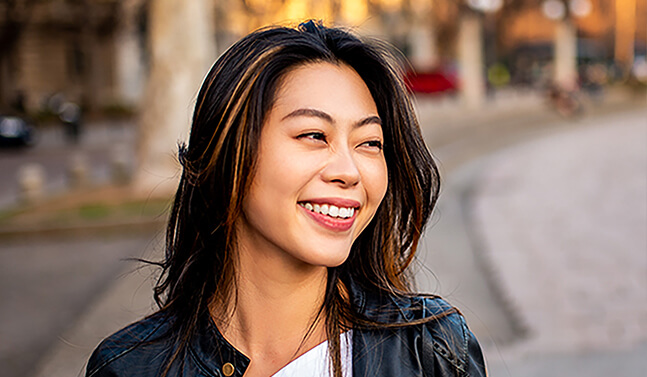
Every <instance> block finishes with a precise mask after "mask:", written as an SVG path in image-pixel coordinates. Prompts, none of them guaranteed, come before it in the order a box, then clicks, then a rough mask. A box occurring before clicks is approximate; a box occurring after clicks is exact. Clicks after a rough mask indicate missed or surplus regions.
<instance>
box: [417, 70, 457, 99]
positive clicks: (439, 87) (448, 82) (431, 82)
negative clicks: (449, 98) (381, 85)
mask: <svg viewBox="0 0 647 377" xmlns="http://www.w3.org/2000/svg"><path fill="white" fill-rule="evenodd" d="M405 82H406V84H407V86H408V87H409V89H411V91H412V92H413V93H420V94H440V93H454V92H456V91H457V90H458V80H457V77H456V75H455V74H452V73H451V72H449V71H445V70H442V69H438V70H434V71H430V72H407V75H406V77H405Z"/></svg>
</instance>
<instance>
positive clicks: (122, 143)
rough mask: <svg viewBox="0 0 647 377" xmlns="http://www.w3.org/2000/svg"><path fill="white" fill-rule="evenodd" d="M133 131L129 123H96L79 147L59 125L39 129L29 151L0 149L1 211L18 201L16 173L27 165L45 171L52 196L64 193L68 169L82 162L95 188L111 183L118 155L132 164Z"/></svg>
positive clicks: (93, 123) (87, 131) (85, 130)
mask: <svg viewBox="0 0 647 377" xmlns="http://www.w3.org/2000/svg"><path fill="white" fill-rule="evenodd" d="M135 131H136V128H135V127H134V125H133V123H132V122H124V121H99V122H92V123H90V124H88V125H86V126H85V127H84V129H83V131H82V133H81V135H80V142H79V144H71V143H70V142H69V141H68V140H67V138H66V135H65V129H64V128H63V125H61V124H52V125H49V126H47V127H41V128H39V129H38V134H37V136H36V137H37V142H36V144H35V145H34V146H33V147H31V148H27V149H25V148H23V149H16V148H12V149H0V171H2V172H3V173H4V174H3V179H1V180H0V209H6V208H8V207H11V206H12V205H14V204H15V203H17V202H18V201H19V199H20V193H19V185H18V171H19V169H20V168H21V167H23V166H25V165H28V164H34V163H35V164H38V165H40V166H42V168H43V169H44V171H45V181H46V184H45V186H46V187H45V191H46V192H48V193H50V194H53V193H60V192H63V191H64V190H65V189H66V186H67V185H68V181H69V175H70V169H71V167H72V166H73V164H74V163H75V161H79V160H80V161H81V162H82V163H84V164H85V165H86V168H87V170H88V179H89V180H91V181H92V182H94V183H97V184H102V183H103V184H106V183H108V182H110V163H111V161H112V160H113V159H114V158H116V157H122V156H116V155H117V154H125V155H126V156H125V158H126V159H127V160H129V161H130V162H131V163H132V159H133V155H134V142H135Z"/></svg>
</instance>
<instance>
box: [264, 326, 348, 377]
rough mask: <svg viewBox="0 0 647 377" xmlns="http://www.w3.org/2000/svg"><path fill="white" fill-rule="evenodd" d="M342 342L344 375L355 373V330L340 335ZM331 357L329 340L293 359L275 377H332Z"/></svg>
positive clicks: (345, 376) (342, 368) (346, 376)
mask: <svg viewBox="0 0 647 377" xmlns="http://www.w3.org/2000/svg"><path fill="white" fill-rule="evenodd" d="M339 340H340V343H341V347H340V348H341V371H342V376H344V377H351V376H352V375H353V331H352V330H349V331H346V332H345V333H343V334H341V335H340V336H339ZM330 376H331V374H330V359H329V354H328V341H325V342H323V343H321V344H319V345H318V346H316V347H315V348H313V349H311V350H310V351H308V352H306V353H304V354H303V355H301V356H299V357H297V358H296V359H294V360H292V361H291V362H290V363H289V364H288V365H286V366H284V367H283V369H281V370H279V371H278V372H276V374H274V376H273V377H330Z"/></svg>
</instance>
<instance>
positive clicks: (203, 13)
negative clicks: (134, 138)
mask: <svg viewBox="0 0 647 377" xmlns="http://www.w3.org/2000/svg"><path fill="white" fill-rule="evenodd" d="M211 7H212V1H210V0H191V1H177V0H152V1H151V2H150V13H149V16H150V21H149V26H150V45H151V56H150V64H151V67H150V75H149V79H148V83H147V86H146V92H145V97H144V101H143V106H142V111H141V119H140V124H139V126H140V139H139V145H138V158H139V161H138V167H137V171H136V173H135V181H134V186H135V190H136V191H138V192H140V193H144V194H147V195H155V196H160V195H161V196H166V195H169V194H171V193H172V192H173V191H174V190H175V188H176V187H177V179H178V178H179V165H178V163H177V158H176V152H177V143H178V142H182V141H186V139H187V138H188V131H189V123H190V119H191V113H192V110H193V105H194V102H195V98H196V95H197V93H198V90H199V87H200V84H201V81H202V78H203V77H204V75H205V73H206V71H207V69H208V68H209V65H210V64H211V63H212V61H213V57H214V51H215V39H214V35H213V28H212V20H213V16H214V15H213V12H212V8H211Z"/></svg>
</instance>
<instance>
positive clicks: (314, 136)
mask: <svg viewBox="0 0 647 377" xmlns="http://www.w3.org/2000/svg"><path fill="white" fill-rule="evenodd" d="M297 138H298V139H311V140H319V141H323V142H325V141H326V135H324V134H323V132H307V133H304V134H301V135H299V136H298V137H297Z"/></svg>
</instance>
